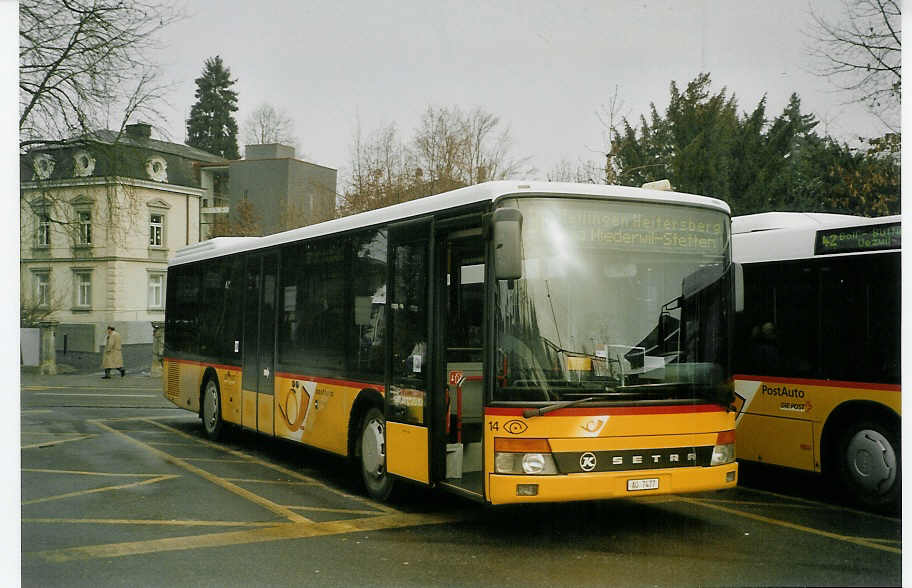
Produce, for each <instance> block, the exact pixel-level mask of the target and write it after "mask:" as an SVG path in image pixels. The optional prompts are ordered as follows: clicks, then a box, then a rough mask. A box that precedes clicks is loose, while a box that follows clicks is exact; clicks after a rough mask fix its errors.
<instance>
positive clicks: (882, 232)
mask: <svg viewBox="0 0 912 588" xmlns="http://www.w3.org/2000/svg"><path fill="white" fill-rule="evenodd" d="M901 228H902V225H901V224H900V223H891V224H887V225H870V226H866V227H845V228H839V229H826V230H822V231H817V240H816V241H815V243H814V255H832V254H835V253H857V252H861V251H881V250H884V249H899V248H900V236H901Z"/></svg>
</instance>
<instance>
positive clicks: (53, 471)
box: [22, 468, 170, 478]
mask: <svg viewBox="0 0 912 588" xmlns="http://www.w3.org/2000/svg"><path fill="white" fill-rule="evenodd" d="M22 471H23V472H33V473H39V474H74V475H79V476H123V477H131V478H154V477H157V476H168V475H170V474H130V473H122V472H116V473H115V472H83V471H80V470H48V469H39V468H22Z"/></svg>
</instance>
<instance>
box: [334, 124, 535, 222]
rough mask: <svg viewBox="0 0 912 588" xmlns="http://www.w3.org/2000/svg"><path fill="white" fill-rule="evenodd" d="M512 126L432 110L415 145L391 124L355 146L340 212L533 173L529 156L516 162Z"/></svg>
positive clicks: (356, 140)
mask: <svg viewBox="0 0 912 588" xmlns="http://www.w3.org/2000/svg"><path fill="white" fill-rule="evenodd" d="M511 148H512V138H511V136H510V131H509V128H506V127H502V126H501V124H500V119H498V118H497V117H496V116H494V115H492V114H490V113H487V112H484V111H483V110H481V109H480V108H476V109H474V110H472V111H470V112H468V113H465V112H463V111H462V110H460V109H459V108H458V107H453V108H434V107H429V108H428V109H427V110H425V112H424V114H423V115H422V117H421V121H420V122H419V125H418V128H417V129H416V130H415V133H414V136H413V138H412V140H411V141H408V142H403V141H401V140H400V139H399V137H398V134H397V130H396V126H395V125H389V126H387V127H385V128H383V129H381V130H380V131H377V132H375V133H373V134H371V135H370V136H369V137H368V139H367V140H366V141H365V140H363V139H362V136H361V131H360V126H359V128H358V130H357V132H356V134H355V137H354V140H353V144H352V148H351V157H352V164H351V176H350V178H349V182H348V187H347V188H346V190H345V193H344V194H343V195H342V203H341V204H342V205H341V212H342V213H344V214H350V213H352V212H361V211H364V210H371V209H373V208H378V207H380V206H387V205H390V204H395V203H397V202H405V201H407V200H413V199H415V198H421V197H423V196H429V195H431V194H438V193H440V192H445V191H448V190H453V189H456V188H461V187H463V186H470V185H473V184H477V183H479V182H484V181H488V180H502V179H506V178H509V177H513V176H517V175H522V174H528V173H532V172H533V170H532V168H531V166H530V165H529V163H528V158H519V159H515V158H512V157H511V155H510V150H511Z"/></svg>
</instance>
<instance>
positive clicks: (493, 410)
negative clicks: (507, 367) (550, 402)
mask: <svg viewBox="0 0 912 588" xmlns="http://www.w3.org/2000/svg"><path fill="white" fill-rule="evenodd" d="M525 410H527V409H525V408H499V407H488V408H485V411H484V413H485V415H486V416H522V414H523V411H525ZM694 412H725V408H723V407H722V406H720V405H718V404H693V405H686V406H680V405H672V406H622V407H610V406H605V407H586V408H561V409H558V410H555V411H553V412H549V413H546V414H543V415H541V416H542V417H555V416H599V415H605V414H612V415H624V414H685V413H694Z"/></svg>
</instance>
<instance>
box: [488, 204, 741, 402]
mask: <svg viewBox="0 0 912 588" xmlns="http://www.w3.org/2000/svg"><path fill="white" fill-rule="evenodd" d="M502 206H506V207H510V208H516V209H518V210H519V211H520V212H521V213H522V217H523V225H522V254H523V273H522V278H520V279H518V280H510V281H500V282H499V283H498V286H497V288H496V293H495V298H496V302H495V303H496V309H495V313H494V314H495V330H496V332H495V341H496V345H497V358H496V363H495V366H496V374H495V376H496V377H495V393H494V401H495V402H504V403H521V404H524V405H528V404H532V405H536V404H539V403H553V402H562V401H572V400H574V399H586V401H587V402H608V403H648V404H653V403H675V404H680V403H694V402H716V403H720V404H728V403H729V402H730V400H731V385H730V358H729V351H728V338H729V320H730V317H731V314H732V312H731V311H730V309H729V305H730V304H731V300H732V282H731V275H730V269H731V268H730V260H731V256H730V248H729V220H728V216H727V215H726V214H725V213H723V212H721V211H714V210H709V209H703V208H697V207H689V206H681V205H668V204H651V203H643V202H634V203H631V202H618V201H606V200H594V199H583V198H547V199H546V198H514V199H507V200H505V201H504V202H502Z"/></svg>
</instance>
